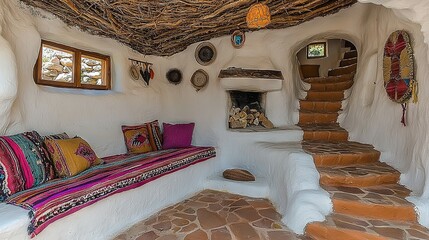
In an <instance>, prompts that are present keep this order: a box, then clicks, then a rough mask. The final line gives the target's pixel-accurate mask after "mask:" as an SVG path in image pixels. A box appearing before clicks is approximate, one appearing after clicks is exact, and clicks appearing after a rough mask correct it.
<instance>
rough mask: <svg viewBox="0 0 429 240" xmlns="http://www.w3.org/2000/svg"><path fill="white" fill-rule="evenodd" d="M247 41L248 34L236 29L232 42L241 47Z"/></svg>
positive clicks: (233, 44) (236, 46)
mask: <svg viewBox="0 0 429 240" xmlns="http://www.w3.org/2000/svg"><path fill="white" fill-rule="evenodd" d="M245 41H246V36H245V35H244V32H243V31H241V30H236V31H234V32H233V33H232V36H231V43H232V46H234V47H235V48H241V47H242V46H243V44H244V42H245Z"/></svg>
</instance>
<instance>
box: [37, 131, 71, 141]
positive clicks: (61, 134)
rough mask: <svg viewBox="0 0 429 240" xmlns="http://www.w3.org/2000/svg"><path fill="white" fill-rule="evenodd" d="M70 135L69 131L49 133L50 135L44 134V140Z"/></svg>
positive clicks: (64, 137)
mask: <svg viewBox="0 0 429 240" xmlns="http://www.w3.org/2000/svg"><path fill="white" fill-rule="evenodd" d="M69 138H70V137H69V135H67V133H65V132H64V133H57V134H52V135H48V136H44V137H43V140H47V139H69Z"/></svg>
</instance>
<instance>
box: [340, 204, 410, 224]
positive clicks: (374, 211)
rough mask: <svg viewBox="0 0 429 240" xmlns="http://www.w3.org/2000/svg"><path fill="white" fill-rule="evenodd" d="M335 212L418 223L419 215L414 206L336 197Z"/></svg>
mask: <svg viewBox="0 0 429 240" xmlns="http://www.w3.org/2000/svg"><path fill="white" fill-rule="evenodd" d="M332 203H333V204H334V212H336V213H342V214H349V215H353V216H359V217H365V218H373V219H381V220H393V221H408V222H415V223H417V216H416V213H415V211H414V208H413V207H412V206H411V205H410V206H392V205H381V204H363V203H360V202H357V201H347V200H341V199H334V200H333V201H332Z"/></svg>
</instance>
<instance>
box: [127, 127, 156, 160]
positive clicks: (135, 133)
mask: <svg viewBox="0 0 429 240" xmlns="http://www.w3.org/2000/svg"><path fill="white" fill-rule="evenodd" d="M122 132H123V134H124V140H125V145H126V146H127V151H128V153H145V152H150V151H152V150H153V149H152V146H151V145H150V141H149V131H148V129H147V126H146V124H143V125H140V126H122Z"/></svg>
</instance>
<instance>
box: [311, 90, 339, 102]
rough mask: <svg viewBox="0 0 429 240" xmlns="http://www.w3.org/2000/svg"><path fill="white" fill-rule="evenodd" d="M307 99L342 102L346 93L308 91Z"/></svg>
mask: <svg viewBox="0 0 429 240" xmlns="http://www.w3.org/2000/svg"><path fill="white" fill-rule="evenodd" d="M305 99H306V100H308V101H330V102H337V101H342V100H343V99H344V91H335V92H333V91H332V92H319V91H313V90H310V91H307V97H306V98H305Z"/></svg>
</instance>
